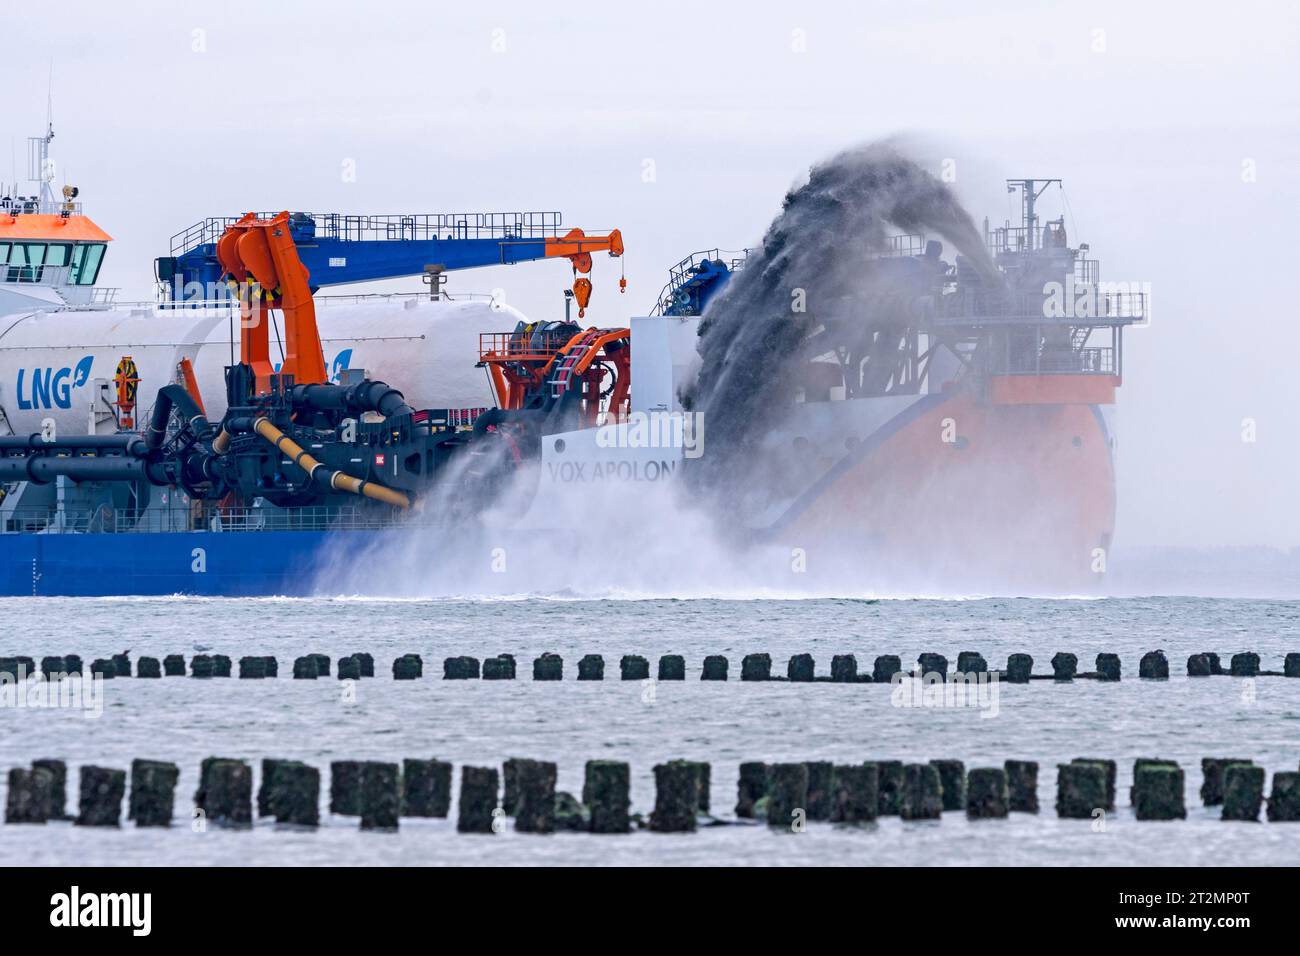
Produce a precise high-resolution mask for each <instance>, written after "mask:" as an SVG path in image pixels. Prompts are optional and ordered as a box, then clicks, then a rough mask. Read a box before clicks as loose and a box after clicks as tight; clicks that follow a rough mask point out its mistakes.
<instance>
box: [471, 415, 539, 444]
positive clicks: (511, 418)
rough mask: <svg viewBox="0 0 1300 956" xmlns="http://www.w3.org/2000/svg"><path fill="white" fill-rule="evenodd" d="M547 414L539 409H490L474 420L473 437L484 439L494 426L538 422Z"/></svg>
mask: <svg viewBox="0 0 1300 956" xmlns="http://www.w3.org/2000/svg"><path fill="white" fill-rule="evenodd" d="M544 414H545V413H544V412H543V411H542V410H541V409H538V408H489V409H488V410H487V411H486V412H484V413H483V414H481V415H479V417H478V418H476V419H474V430H473V436H474V437H475V438H482V437H483V436H484V435H486V434H487V430H488V428H490V427H491V426H493V425H504V424H506V422H527V421H529V420H533V421H537V420H540V419H541V417H542V416H543V415H544Z"/></svg>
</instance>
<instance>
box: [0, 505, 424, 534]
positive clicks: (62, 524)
mask: <svg viewBox="0 0 1300 956" xmlns="http://www.w3.org/2000/svg"><path fill="white" fill-rule="evenodd" d="M397 520H398V519H396V518H395V517H394V516H391V515H389V514H387V513H386V512H384V511H383V510H381V509H373V510H372V509H368V508H353V507H346V508H294V509H290V510H284V511H281V510H277V509H272V508H213V509H196V510H194V511H188V510H182V509H176V508H172V509H166V510H154V511H146V512H144V513H143V514H141V515H133V514H131V513H130V512H129V511H125V510H121V509H111V508H99V509H96V510H91V511H84V510H83V511H51V510H48V509H39V510H16V511H12V512H8V513H5V514H0V534H165V533H171V532H183V531H203V532H240V531H362V530H375V529H380V528H388V527H392V526H393V525H394V524H395V523H396V521H397Z"/></svg>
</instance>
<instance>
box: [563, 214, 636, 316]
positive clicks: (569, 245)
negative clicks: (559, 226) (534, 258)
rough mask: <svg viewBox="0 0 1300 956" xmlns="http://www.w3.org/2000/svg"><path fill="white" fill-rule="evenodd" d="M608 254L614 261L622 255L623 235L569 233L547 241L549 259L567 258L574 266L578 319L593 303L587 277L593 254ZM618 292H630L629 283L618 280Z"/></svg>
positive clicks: (619, 233) (613, 230)
mask: <svg viewBox="0 0 1300 956" xmlns="http://www.w3.org/2000/svg"><path fill="white" fill-rule="evenodd" d="M593 252H608V253H609V255H610V258H611V259H617V258H618V257H620V256H622V255H623V233H621V232H619V231H618V230H617V229H611V230H610V231H609V232H608V233H606V234H605V235H603V236H589V235H587V234H586V233H585V232H583V231H582V230H581V229H570V230H569V231H568V232H566V233H565V234H564V235H563V236H557V237H554V238H551V239H547V240H546V256H547V258H551V257H554V256H564V257H565V258H566V259H568V260H569V261H570V262H572V263H573V275H574V279H573V297H574V298H575V299H577V300H578V318H583V317H584V316H586V314H587V303H588V302H590V301H591V280H590V279H586V278H583V277H582V276H579V275H578V273H580V272H581V273H582V274H583V276H585V275H586V274H587V273H588V272H590V271H591V254H592V253H593ZM618 291H619V292H626V291H627V279H626V278H625V277H624V278H621V279H619V280H618Z"/></svg>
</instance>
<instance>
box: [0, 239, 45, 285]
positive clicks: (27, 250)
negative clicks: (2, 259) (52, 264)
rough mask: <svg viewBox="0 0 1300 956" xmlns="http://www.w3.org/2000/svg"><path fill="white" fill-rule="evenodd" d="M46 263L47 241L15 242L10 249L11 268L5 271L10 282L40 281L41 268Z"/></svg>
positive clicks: (9, 264) (9, 263)
mask: <svg viewBox="0 0 1300 956" xmlns="http://www.w3.org/2000/svg"><path fill="white" fill-rule="evenodd" d="M44 263H45V243H43V242H15V243H14V244H13V246H12V247H11V248H10V250H9V262H8V266H9V268H8V269H7V270H6V271H5V280H6V281H8V282H40V281H41V268H42V266H43V265H44Z"/></svg>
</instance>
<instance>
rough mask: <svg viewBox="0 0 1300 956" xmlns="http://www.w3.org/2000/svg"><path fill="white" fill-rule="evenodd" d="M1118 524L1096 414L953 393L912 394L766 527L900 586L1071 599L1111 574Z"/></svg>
mask: <svg viewBox="0 0 1300 956" xmlns="http://www.w3.org/2000/svg"><path fill="white" fill-rule="evenodd" d="M864 401H867V402H870V401H872V400H871V399H866V400H864ZM1004 401H1005V399H1004ZM845 404H856V402H851V403H845ZM822 461H823V463H825V462H826V461H827V459H825V458H823V459H822ZM1114 523H1115V471H1114V463H1113V457H1112V441H1111V436H1110V434H1109V430H1108V428H1107V426H1106V422H1105V420H1104V418H1103V416H1102V413H1101V409H1100V407H1099V406H1098V405H1093V404H1046V403H1032V404H1001V403H998V402H997V400H996V397H995V398H994V399H988V398H983V397H981V396H979V395H977V394H976V393H975V392H974V391H973V390H971V389H968V388H955V389H952V390H950V391H946V392H943V393H940V394H935V395H927V396H921V397H918V398H917V400H916V401H915V402H913V403H912V404H911V405H909V406H908V407H907V408H905V409H904V410H902V411H901V412H899V413H898V414H896V415H894V416H893V417H892V418H890V419H889V420H888V421H886V422H885V423H884V424H883V425H881V426H880V427H878V428H876V429H875V430H874V431H873V432H872V433H871V434H870V435H869V436H867V437H865V438H864V439H863V440H862V441H861V442H860V443H857V444H856V445H855V447H852V448H850V449H849V450H847V451H843V452H841V453H840V454H839V455H838V458H837V459H835V460H833V463H832V464H830V466H829V467H828V468H826V469H825V471H824V472H823V473H822V474H821V475H820V476H819V477H818V478H817V479H816V480H815V481H813V482H812V484H811V486H809V487H808V488H807V490H806V491H804V492H803V493H802V494H800V495H799V496H798V497H797V498H796V499H795V500H794V501H793V502H792V503H791V504H790V506H789V507H788V509H787V510H786V511H785V512H784V514H782V515H781V517H780V518H779V519H778V520H777V521H776V522H775V524H774V525H772V527H771V529H770V530H771V532H772V533H773V534H774V536H775V538H776V540H778V541H780V542H782V543H786V544H789V545H790V546H791V547H801V548H806V549H808V554H809V560H810V562H811V561H812V560H814V557H813V556H814V555H815V554H816V553H817V551H818V550H821V551H822V553H827V552H829V553H830V554H832V555H833V558H832V560H834V561H837V562H844V561H864V562H867V563H864V565H863V567H864V569H870V573H871V574H872V575H873V576H876V575H880V576H882V577H886V578H888V579H890V581H891V582H893V583H899V584H907V585H910V586H914V587H923V588H924V587H927V586H933V587H942V588H943V589H945V590H948V589H951V588H952V587H953V586H956V587H969V588H972V589H974V590H986V589H993V588H1003V587H1005V586H1007V585H1008V584H1013V585H1017V586H1024V587H1028V588H1041V589H1045V590H1050V591H1060V590H1070V591H1073V590H1076V589H1085V590H1086V589H1087V588H1088V585H1089V584H1095V583H1096V582H1097V580H1098V579H1099V575H1100V574H1101V573H1104V571H1105V561H1106V552H1107V550H1108V549H1109V547H1110V541H1111V538H1112V535H1113V532H1114Z"/></svg>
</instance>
